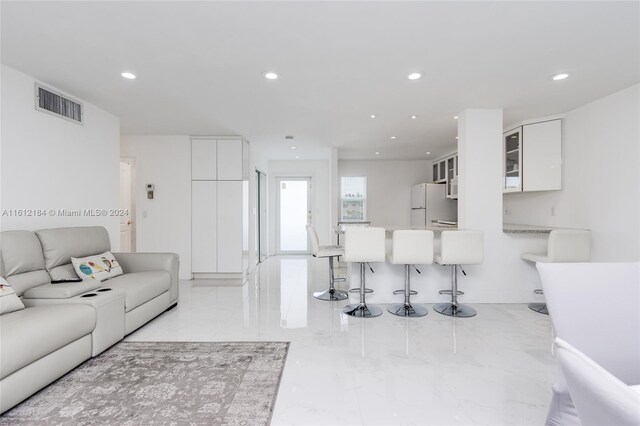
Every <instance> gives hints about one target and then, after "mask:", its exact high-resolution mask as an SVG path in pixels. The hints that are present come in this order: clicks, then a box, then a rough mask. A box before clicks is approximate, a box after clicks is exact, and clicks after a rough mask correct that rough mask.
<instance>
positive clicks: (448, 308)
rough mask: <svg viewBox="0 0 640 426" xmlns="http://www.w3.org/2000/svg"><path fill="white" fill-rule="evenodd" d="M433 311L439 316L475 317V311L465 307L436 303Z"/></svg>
mask: <svg viewBox="0 0 640 426" xmlns="http://www.w3.org/2000/svg"><path fill="white" fill-rule="evenodd" d="M433 310H434V311H436V312H437V313H439V314H442V315H446V316H448V317H456V318H471V317H475V316H476V313H477V312H476V311H475V309H473V308H471V307H470V306H467V305H457V306H456V305H454V304H452V303H438V304H436V305H433Z"/></svg>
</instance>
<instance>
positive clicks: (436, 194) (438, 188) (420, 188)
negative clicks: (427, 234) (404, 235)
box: [411, 183, 458, 227]
mask: <svg viewBox="0 0 640 426" xmlns="http://www.w3.org/2000/svg"><path fill="white" fill-rule="evenodd" d="M446 189H447V186H446V185H444V184H436V183H421V184H419V185H414V186H412V187H411V226H412V227H421V226H425V225H430V224H431V222H432V221H435V220H446V221H453V222H455V221H457V220H458V203H457V202H456V201H455V200H451V199H449V198H447V192H446Z"/></svg>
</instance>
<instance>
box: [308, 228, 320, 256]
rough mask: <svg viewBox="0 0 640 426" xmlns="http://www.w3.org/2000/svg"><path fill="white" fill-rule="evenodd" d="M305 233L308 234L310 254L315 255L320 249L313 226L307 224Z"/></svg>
mask: <svg viewBox="0 0 640 426" xmlns="http://www.w3.org/2000/svg"><path fill="white" fill-rule="evenodd" d="M307 235H309V241H310V242H311V254H312V255H314V256H315V255H316V254H317V253H318V252H319V251H320V242H319V241H318V233H317V232H316V229H315V228H314V227H313V226H311V225H307Z"/></svg>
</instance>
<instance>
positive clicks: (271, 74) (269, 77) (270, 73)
mask: <svg viewBox="0 0 640 426" xmlns="http://www.w3.org/2000/svg"><path fill="white" fill-rule="evenodd" d="M264 78H266V79H267V80H276V79H277V78H278V74H276V73H275V72H273V71H267V72H265V73H264Z"/></svg>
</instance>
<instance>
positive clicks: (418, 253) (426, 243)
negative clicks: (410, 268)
mask: <svg viewBox="0 0 640 426" xmlns="http://www.w3.org/2000/svg"><path fill="white" fill-rule="evenodd" d="M392 240H393V244H392V249H391V256H390V260H391V263H393V264H396V265H399V264H400V265H430V264H432V263H433V231H423V230H399V231H393V239H392Z"/></svg>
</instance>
